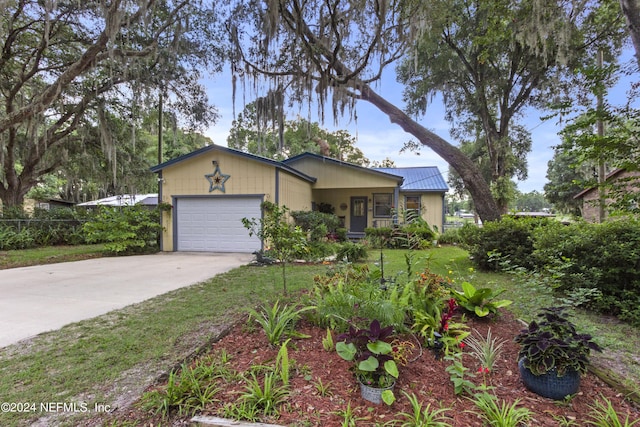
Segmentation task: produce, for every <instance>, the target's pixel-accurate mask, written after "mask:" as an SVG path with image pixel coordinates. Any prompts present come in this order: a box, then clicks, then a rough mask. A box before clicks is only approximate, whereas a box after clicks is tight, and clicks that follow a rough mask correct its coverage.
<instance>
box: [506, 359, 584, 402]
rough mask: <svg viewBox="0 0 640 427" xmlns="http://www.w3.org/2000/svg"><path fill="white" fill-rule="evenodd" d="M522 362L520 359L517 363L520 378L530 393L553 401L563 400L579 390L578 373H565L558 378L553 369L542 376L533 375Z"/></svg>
mask: <svg viewBox="0 0 640 427" xmlns="http://www.w3.org/2000/svg"><path fill="white" fill-rule="evenodd" d="M524 360H525V359H520V361H519V362H518V368H519V369H520V378H522V382H523V383H524V385H525V386H526V387H527V388H528V389H529V390H531V391H532V392H534V393H536V394H538V395H540V396H542V397H548V398H549V399H554V400H563V399H564V398H565V397H567V396H571V395H574V394H576V393H577V392H578V389H579V388H580V373H579V372H578V371H569V372H566V373H565V374H564V375H563V376H561V377H559V376H558V373H557V372H556V370H555V369H553V370H551V371H549V372H547V373H546V374H543V375H534V374H533V373H532V372H531V371H530V370H529V368H526V367H525V366H524Z"/></svg>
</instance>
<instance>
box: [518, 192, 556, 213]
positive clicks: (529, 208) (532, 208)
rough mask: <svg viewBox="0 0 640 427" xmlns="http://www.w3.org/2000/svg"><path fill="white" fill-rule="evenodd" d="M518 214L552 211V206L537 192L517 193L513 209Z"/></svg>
mask: <svg viewBox="0 0 640 427" xmlns="http://www.w3.org/2000/svg"><path fill="white" fill-rule="evenodd" d="M512 208H513V209H514V210H515V211H516V212H542V211H543V210H544V209H550V208H551V204H550V203H549V202H548V201H547V200H546V199H545V197H544V194H542V193H540V192H539V191H537V190H533V191H530V192H528V193H521V192H519V191H518V192H517V194H516V196H515V198H514V203H513V207H512Z"/></svg>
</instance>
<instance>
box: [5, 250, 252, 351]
mask: <svg viewBox="0 0 640 427" xmlns="http://www.w3.org/2000/svg"><path fill="white" fill-rule="evenodd" d="M252 258H253V256H252V255H251V254H211V253H161V254H155V255H139V256H130V257H115V258H98V259H91V260H86V261H76V262H66V263H60V264H49V265H42V266H35V267H23V268H13V269H9V270H0V347H4V346H7V345H10V344H14V343H16V342H18V341H20V340H23V339H25V338H29V337H32V336H34V335H37V334H40V333H42V332H46V331H51V330H55V329H59V328H61V327H62V326H64V325H67V324H69V323H73V322H78V321H80V320H84V319H89V318H91V317H95V316H99V315H101V314H104V313H107V312H109V311H112V310H115V309H119V308H122V307H125V306H127V305H131V304H134V303H137V302H141V301H144V300H146V299H149V298H152V297H154V296H156V295H160V294H163V293H166V292H169V291H172V290H174V289H178V288H182V287H184V286H189V285H192V284H195V283H198V282H202V281H204V280H207V279H209V278H211V277H213V276H215V275H217V274H220V273H223V272H225V271H228V270H231V269H233V268H235V267H238V266H240V265H243V264H247V263H248V262H250V261H251V259H252Z"/></svg>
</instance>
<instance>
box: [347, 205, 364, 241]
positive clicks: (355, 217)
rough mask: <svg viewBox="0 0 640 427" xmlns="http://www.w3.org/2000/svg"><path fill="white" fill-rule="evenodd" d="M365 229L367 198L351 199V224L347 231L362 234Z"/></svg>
mask: <svg viewBox="0 0 640 427" xmlns="http://www.w3.org/2000/svg"><path fill="white" fill-rule="evenodd" d="M366 227H367V198H366V197H352V198H351V224H350V227H349V231H350V232H352V233H364V229H365V228H366Z"/></svg>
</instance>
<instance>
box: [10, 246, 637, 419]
mask: <svg viewBox="0 0 640 427" xmlns="http://www.w3.org/2000/svg"><path fill="white" fill-rule="evenodd" d="M407 253H408V252H407V251H384V256H383V263H384V270H385V277H387V278H390V277H393V276H394V275H396V272H398V271H402V273H398V274H400V275H405V277H406V271H407V264H406V257H405V255H406V254H407ZM411 254H412V255H411V256H410V259H411V260H412V263H413V265H412V267H411V270H412V274H414V275H415V274H417V273H420V272H421V271H423V270H424V268H425V267H426V266H429V268H430V269H431V270H432V271H433V272H436V273H439V274H442V275H445V276H446V275H449V276H451V277H452V278H454V279H455V283H459V282H460V281H461V280H463V279H468V280H470V281H472V283H474V285H475V286H489V287H495V288H506V289H507V292H505V294H503V296H501V298H502V297H504V298H507V299H511V300H513V301H514V304H513V305H512V306H510V307H509V309H513V311H514V312H515V313H516V315H517V316H518V317H520V318H523V319H525V320H530V319H531V318H533V316H534V315H535V313H536V311H537V309H538V308H539V307H541V306H544V305H548V304H547V303H548V302H549V301H552V297H551V296H550V295H549V294H548V292H546V291H545V289H544V288H542V287H541V286H539V284H537V283H536V281H535V280H522V279H518V280H514V277H513V276H511V275H507V274H496V273H484V272H477V271H474V270H473V269H472V265H471V263H470V261H469V259H468V255H467V253H466V252H465V251H464V250H462V249H459V248H457V247H452V246H447V247H442V248H437V249H433V250H428V251H416V252H411ZM370 258H371V260H370V263H371V264H373V263H378V264H379V261H380V252H379V251H375V250H372V251H371V252H370ZM372 268H375V267H372ZM326 271H327V267H326V266H322V265H295V266H293V265H292V266H290V267H289V268H288V269H287V284H288V288H289V290H290V294H291V295H292V296H295V295H296V291H297V290H300V289H306V288H309V287H311V286H312V283H313V281H312V278H313V276H314V275H316V274H324V273H325V272H326ZM281 282H282V278H281V273H280V267H279V266H270V267H250V266H245V267H241V268H238V269H234V270H232V271H230V272H227V273H225V274H222V275H219V276H217V277H215V278H213V279H211V280H208V281H206V282H203V283H200V284H197V285H194V286H190V287H188V288H182V289H179V290H176V291H173V292H170V293H168V294H165V295H161V296H159V297H156V298H154V299H151V300H148V301H145V302H143V303H140V304H136V305H132V306H129V307H126V308H124V309H122V310H117V311H114V312H111V313H108V314H106V315H103V316H100V317H97V318H94V319H90V320H86V321H83V322H79V323H76V324H73V325H69V326H67V327H64V328H62V329H60V330H58V331H53V332H50V333H46V334H42V335H39V336H38V337H36V338H34V339H33V341H32V342H31V343H30V344H29V345H28V346H25V345H16V346H9V347H6V348H3V349H0V396H2V401H3V402H33V403H37V404H38V405H39V404H40V402H62V403H68V402H86V403H87V405H88V407H89V408H93V407H94V405H95V404H96V403H98V404H106V405H114V404H117V403H114V401H115V399H116V398H118V397H120V396H121V395H130V396H131V398H136V397H138V396H139V395H140V394H141V392H142V390H141V389H140V387H144V385H145V384H151V383H153V382H154V380H155V379H156V378H158V377H159V376H160V375H162V374H165V375H166V374H167V373H168V372H169V371H170V370H171V369H172V368H173V367H176V366H179V365H180V364H181V363H182V362H183V361H184V360H186V359H188V358H189V357H190V356H191V355H192V353H193V352H194V350H196V349H198V348H201V347H203V346H204V345H206V344H207V341H208V340H209V339H210V338H211V337H214V336H217V335H218V334H219V333H220V332H221V331H222V329H223V327H224V326H225V325H228V324H229V323H230V322H231V321H232V320H233V319H239V315H240V314H241V313H246V312H247V310H248V309H249V308H254V307H257V306H258V305H261V304H263V305H264V304H273V303H274V302H275V301H276V300H277V299H280V300H281V303H286V302H288V301H286V299H285V298H283V293H282V283H281ZM576 323H577V324H578V325H579V327H580V328H581V329H582V330H584V331H585V332H588V333H591V334H593V335H594V336H595V337H596V338H597V341H598V342H599V343H600V344H603V345H605V346H607V347H609V348H612V349H615V351H616V353H617V354H621V355H623V356H625V357H626V359H625V358H624V357H623V358H622V359H623V360H627V362H628V365H629V366H628V368H629V374H628V375H629V376H628V380H629V382H630V383H631V384H633V382H635V383H636V384H640V367H639V366H638V363H637V361H636V362H634V361H633V360H634V359H633V355H635V354H636V352H637V348H638V345H639V344H640V331H638V329H637V328H632V327H630V326H628V325H624V324H620V325H618V324H616V326H615V327H611V325H610V324H603V323H602V322H601V318H599V317H597V316H593V315H589V314H587V313H580V314H579V315H578V316H577V319H576ZM634 363H635V364H634ZM141 377H142V378H143V380H140V378H141ZM131 378H134V379H135V382H132V381H133V380H131ZM636 388H637V386H636ZM44 415H47V414H46V413H42V412H38V411H36V412H35V413H33V412H31V413H16V412H13V413H11V412H9V413H6V412H4V413H3V412H0V425H2V426H18V425H30V424H31V423H32V422H33V421H34V420H35V419H37V418H39V417H41V416H44ZM76 415H77V416H80V417H82V416H84V417H89V416H95V415H96V414H95V413H94V412H92V411H88V412H87V413H85V414H83V413H80V414H76ZM56 422H59V420H56ZM77 424H78V419H77V418H71V419H69V420H67V425H77Z"/></svg>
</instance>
